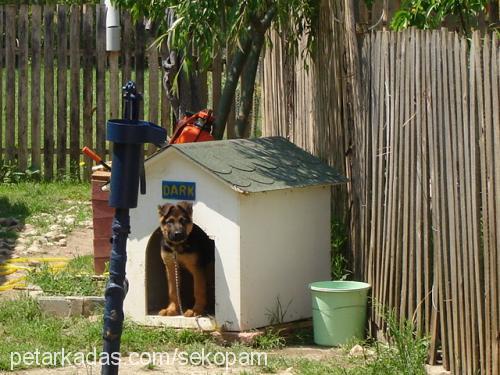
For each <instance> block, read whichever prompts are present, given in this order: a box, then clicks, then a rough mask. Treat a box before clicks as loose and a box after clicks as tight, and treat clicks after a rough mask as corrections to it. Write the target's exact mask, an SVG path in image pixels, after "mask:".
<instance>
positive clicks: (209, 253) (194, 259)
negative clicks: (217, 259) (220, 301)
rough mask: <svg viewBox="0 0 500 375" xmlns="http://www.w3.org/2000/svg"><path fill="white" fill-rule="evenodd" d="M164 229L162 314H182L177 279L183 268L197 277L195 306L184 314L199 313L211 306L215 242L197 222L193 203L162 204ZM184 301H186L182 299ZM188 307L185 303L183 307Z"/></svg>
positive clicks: (194, 277)
mask: <svg viewBox="0 0 500 375" xmlns="http://www.w3.org/2000/svg"><path fill="white" fill-rule="evenodd" d="M158 214H159V216H160V229H161V232H162V236H163V238H162V241H161V257H162V259H163V263H164V264H165V268H166V271H167V283H168V300H169V304H168V306H167V307H165V308H164V309H162V310H161V311H160V312H159V314H160V315H163V316H165V315H167V316H172V315H179V313H180V309H179V296H178V295H177V288H176V282H177V281H179V282H180V268H181V267H182V268H184V269H185V270H187V271H188V272H189V273H191V275H192V276H193V284H194V306H193V308H192V309H187V310H185V311H184V316H187V317H190V316H198V315H201V314H203V313H204V312H205V308H206V307H207V289H208V287H207V267H208V266H209V265H210V264H213V262H214V248H215V246H214V242H213V241H212V240H210V238H209V237H208V236H207V235H206V233H205V232H203V230H202V229H201V228H200V227H198V226H197V225H196V224H194V223H193V205H192V203H189V202H179V203H178V204H170V203H167V204H164V205H163V206H158ZM175 259H176V260H177V263H178V270H177V272H178V280H176V277H175ZM181 302H182V301H181ZM183 308H185V306H183Z"/></svg>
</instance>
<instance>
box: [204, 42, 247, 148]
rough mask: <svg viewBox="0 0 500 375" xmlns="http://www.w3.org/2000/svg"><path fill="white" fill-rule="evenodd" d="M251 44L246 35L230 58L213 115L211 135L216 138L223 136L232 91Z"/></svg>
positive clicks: (236, 83)
mask: <svg viewBox="0 0 500 375" xmlns="http://www.w3.org/2000/svg"><path fill="white" fill-rule="evenodd" d="M251 46H252V39H251V38H250V37H249V36H246V37H245V40H244V41H243V43H242V49H240V48H235V52H234V56H233V58H232V60H231V66H230V67H229V68H228V75H227V79H226V83H225V85H224V89H223V91H222V96H221V98H220V102H219V108H217V113H216V115H215V119H216V123H215V127H214V131H213V136H214V137H215V138H216V139H222V137H223V136H224V130H225V129H226V122H227V118H228V116H229V112H230V111H231V103H232V102H233V99H234V93H235V91H236V87H237V86H238V78H239V77H240V75H241V72H242V71H243V67H244V66H245V62H246V60H247V58H248V54H249V53H250V48H251Z"/></svg>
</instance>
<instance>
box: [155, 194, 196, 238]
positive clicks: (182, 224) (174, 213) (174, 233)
mask: <svg viewBox="0 0 500 375" xmlns="http://www.w3.org/2000/svg"><path fill="white" fill-rule="evenodd" d="M158 214H159V215H160V228H161V231H162V233H163V238H165V240H166V241H167V242H170V243H172V244H174V245H177V244H181V243H183V242H184V241H186V239H187V238H188V236H189V233H191V230H192V229H193V204H192V203H189V202H180V203H178V204H170V203H167V204H164V205H163V206H158Z"/></svg>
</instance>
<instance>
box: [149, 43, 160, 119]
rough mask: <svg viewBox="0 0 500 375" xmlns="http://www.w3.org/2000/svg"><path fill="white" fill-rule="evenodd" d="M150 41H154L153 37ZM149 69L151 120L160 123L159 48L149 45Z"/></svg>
mask: <svg viewBox="0 0 500 375" xmlns="http://www.w3.org/2000/svg"><path fill="white" fill-rule="evenodd" d="M149 41H150V43H152V42H153V39H152V38H151V39H150V40H149ZM148 69H149V82H148V85H149V121H151V122H153V123H155V124H157V123H158V103H159V96H160V90H159V63H158V48H157V47H156V46H149V47H148Z"/></svg>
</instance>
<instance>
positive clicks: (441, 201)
mask: <svg viewBox="0 0 500 375" xmlns="http://www.w3.org/2000/svg"><path fill="white" fill-rule="evenodd" d="M434 36H435V38H434V41H435V43H434V50H435V67H434V70H435V74H436V75H435V78H434V79H435V81H437V91H436V95H435V98H436V99H435V112H436V113H437V116H436V121H435V126H434V128H435V139H436V150H435V155H436V161H437V169H438V171H437V181H436V182H437V184H438V186H439V188H438V194H439V198H438V196H436V200H437V201H438V202H437V203H438V205H439V208H438V212H439V227H438V230H439V232H438V238H439V241H440V242H441V244H440V254H439V267H440V268H439V275H440V283H439V285H440V291H439V295H440V298H439V303H440V316H441V321H440V326H441V333H442V335H441V337H442V338H443V342H442V345H443V347H444V350H443V353H444V359H443V362H444V365H445V368H449V367H450V365H451V364H453V363H454V353H456V352H454V349H453V334H452V333H453V322H452V314H451V308H450V305H449V301H450V300H451V297H450V291H449V280H450V277H449V260H448V249H449V244H448V225H447V223H448V216H447V202H446V166H445V158H444V156H443V153H442V151H441V150H443V149H444V147H445V142H444V136H443V127H444V126H443V125H442V124H444V122H445V120H444V111H442V110H441V108H447V107H445V100H444V94H443V90H444V85H443V81H444V72H445V69H444V66H443V64H444V60H445V57H446V55H445V54H443V53H442V52H443V50H444V51H446V49H445V46H443V37H442V33H441V32H439V31H437V32H436V33H435V34H434Z"/></svg>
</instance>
